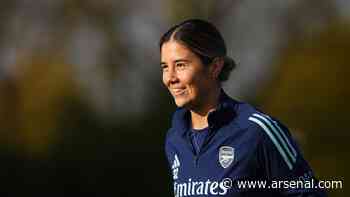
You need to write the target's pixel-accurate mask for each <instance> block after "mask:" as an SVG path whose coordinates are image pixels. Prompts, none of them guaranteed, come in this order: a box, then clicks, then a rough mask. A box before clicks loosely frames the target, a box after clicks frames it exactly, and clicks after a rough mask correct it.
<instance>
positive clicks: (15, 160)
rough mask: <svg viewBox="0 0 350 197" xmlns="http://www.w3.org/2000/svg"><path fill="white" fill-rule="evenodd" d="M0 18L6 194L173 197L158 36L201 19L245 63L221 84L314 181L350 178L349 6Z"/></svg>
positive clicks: (26, 7) (7, 5)
mask: <svg viewBox="0 0 350 197" xmlns="http://www.w3.org/2000/svg"><path fill="white" fill-rule="evenodd" d="M0 16H1V17H0V19H1V22H0V178H1V182H0V183H1V185H0V194H1V196H23V193H25V194H30V193H33V194H37V196H39V195H49V196H73V195H74V196H75V195H92V196H144V195H149V196H172V184H171V179H170V174H169V173H168V168H167V163H166V160H165V155H164V148H163V146H164V142H163V141H164V138H165V134H166V131H167V129H168V128H169V126H170V120H171V114H172V112H173V111H174V110H175V105H174V103H173V101H172V98H171V97H170V96H169V94H168V93H167V90H166V89H165V88H164V87H163V86H162V83H161V72H160V66H159V58H160V57H159V48H158V39H159V38H160V36H161V35H162V33H164V32H165V31H166V30H167V29H168V28H169V27H170V26H171V25H173V24H174V23H177V22H179V21H181V20H184V19H187V18H193V17H194V18H202V19H207V20H209V21H211V22H213V23H214V24H215V25H216V26H217V27H218V28H219V29H220V31H221V32H222V33H223V36H224V38H225V40H226V42H227V46H228V49H229V54H228V55H230V56H231V57H233V58H234V59H235V60H236V61H237V62H238V67H237V69H236V70H235V71H234V72H233V73H232V75H231V78H230V80H229V81H228V82H226V83H225V84H224V89H225V90H226V91H227V92H228V93H229V94H230V95H231V96H232V97H234V98H236V99H238V100H243V101H247V102H250V103H252V104H254V105H256V106H257V107H258V108H261V109H262V110H264V111H266V112H267V113H269V114H270V115H272V116H274V117H277V118H278V119H280V120H281V121H282V122H284V123H285V124H286V125H287V126H288V127H289V128H290V129H291V132H292V134H293V135H294V136H295V137H296V138H297V140H298V142H299V144H300V146H301V147H302V149H303V151H304V155H305V157H306V159H307V160H308V161H309V162H310V164H311V166H312V167H313V169H314V171H315V173H316V174H317V176H318V177H319V179H322V180H332V179H333V180H343V181H344V183H345V176H347V175H349V171H347V170H346V166H347V165H350V162H349V153H348V151H349V143H348V141H349V139H350V138H349V136H350V133H349V126H348V124H349V122H350V118H349V111H350V105H349V104H348V102H349V99H350V91H349V90H350V87H349V85H350V83H349V82H350V79H349V73H350V67H349V65H350V52H349V51H350V2H349V1H345V0H318V1H316V0H308V1H301V0H286V1H277V0H270V1H251V0H246V1H237V0H222V1H214V0H208V1H198V0H188V1H175V0H149V1H136V0H129V1H121V0H114V1H112V0H100V1H98V0H84V1H82V0H37V1H27V0H12V1H10V0H4V1H2V3H1V5H0ZM344 183H343V189H336V190H335V189H333V190H328V192H329V196H331V197H341V196H348V195H350V192H349V191H348V190H346V186H345V185H344Z"/></svg>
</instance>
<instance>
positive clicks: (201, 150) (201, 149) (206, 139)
mask: <svg viewBox="0 0 350 197" xmlns="http://www.w3.org/2000/svg"><path fill="white" fill-rule="evenodd" d="M212 128H213V126H210V127H209V135H208V136H207V137H206V138H205V140H204V142H203V144H202V146H201V147H200V149H199V152H198V154H197V153H196V151H195V150H193V145H192V143H190V144H191V146H192V150H193V153H194V166H195V167H198V160H199V157H200V155H201V154H202V152H203V149H204V147H205V146H206V145H207V144H208V143H209V141H210V139H211V138H212V137H213V136H214V133H213V132H212Z"/></svg>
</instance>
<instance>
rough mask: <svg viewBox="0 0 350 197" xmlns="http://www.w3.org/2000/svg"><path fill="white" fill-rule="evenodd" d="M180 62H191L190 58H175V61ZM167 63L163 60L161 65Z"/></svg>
mask: <svg viewBox="0 0 350 197" xmlns="http://www.w3.org/2000/svg"><path fill="white" fill-rule="evenodd" d="M178 62H187V63H188V62H191V61H190V60H187V59H178V60H175V61H174V63H178ZM166 64H167V63H165V62H161V63H160V65H166Z"/></svg>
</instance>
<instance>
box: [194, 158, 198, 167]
mask: <svg viewBox="0 0 350 197" xmlns="http://www.w3.org/2000/svg"><path fill="white" fill-rule="evenodd" d="M194 166H196V167H197V166H198V156H197V155H196V156H194Z"/></svg>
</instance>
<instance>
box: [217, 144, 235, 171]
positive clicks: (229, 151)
mask: <svg viewBox="0 0 350 197" xmlns="http://www.w3.org/2000/svg"><path fill="white" fill-rule="evenodd" d="M234 158H235V149H234V148H232V147H230V146H222V147H220V150H219V163H220V165H221V166H222V167H223V168H227V167H229V166H230V165H231V163H232V162H233V160H234Z"/></svg>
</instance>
